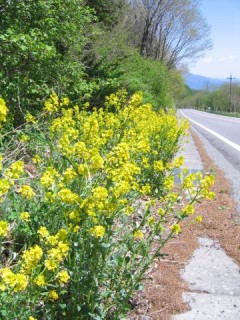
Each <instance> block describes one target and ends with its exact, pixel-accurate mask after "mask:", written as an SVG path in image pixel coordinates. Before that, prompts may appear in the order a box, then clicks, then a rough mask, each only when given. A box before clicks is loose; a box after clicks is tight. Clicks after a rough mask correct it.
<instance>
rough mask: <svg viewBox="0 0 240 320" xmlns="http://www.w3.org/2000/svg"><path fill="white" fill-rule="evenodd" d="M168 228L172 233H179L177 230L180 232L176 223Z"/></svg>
mask: <svg viewBox="0 0 240 320" xmlns="http://www.w3.org/2000/svg"><path fill="white" fill-rule="evenodd" d="M170 229H171V230H172V232H173V233H176V234H179V232H181V227H180V225H179V224H178V223H176V224H174V225H172V226H171V227H170Z"/></svg>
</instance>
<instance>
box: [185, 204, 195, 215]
mask: <svg viewBox="0 0 240 320" xmlns="http://www.w3.org/2000/svg"><path fill="white" fill-rule="evenodd" d="M182 213H183V214H186V215H193V214H194V206H193V205H192V204H188V205H187V206H186V207H185V208H183V209H182Z"/></svg>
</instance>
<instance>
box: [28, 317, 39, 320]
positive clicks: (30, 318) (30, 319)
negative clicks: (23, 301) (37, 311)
mask: <svg viewBox="0 0 240 320" xmlns="http://www.w3.org/2000/svg"><path fill="white" fill-rule="evenodd" d="M28 320H37V318H34V317H29V318H28Z"/></svg>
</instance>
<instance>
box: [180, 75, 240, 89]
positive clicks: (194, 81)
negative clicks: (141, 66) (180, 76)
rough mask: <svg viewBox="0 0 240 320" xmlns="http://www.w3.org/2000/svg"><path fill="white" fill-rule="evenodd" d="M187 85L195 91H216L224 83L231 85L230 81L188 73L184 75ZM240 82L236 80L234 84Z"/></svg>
mask: <svg viewBox="0 0 240 320" xmlns="http://www.w3.org/2000/svg"><path fill="white" fill-rule="evenodd" d="M184 79H185V83H186V85H187V86H189V88H191V89H194V90H209V91H214V90H216V89H217V88H218V87H220V86H221V85H222V84H224V83H229V80H228V79H214V78H208V77H204V76H200V75H197V74H192V73H187V74H185V75H184ZM236 82H238V83H239V82H240V79H234V83H236Z"/></svg>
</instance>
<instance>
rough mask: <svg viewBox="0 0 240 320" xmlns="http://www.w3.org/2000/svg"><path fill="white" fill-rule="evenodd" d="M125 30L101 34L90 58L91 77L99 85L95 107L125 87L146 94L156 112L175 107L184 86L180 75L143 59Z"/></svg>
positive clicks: (119, 28) (114, 30) (116, 28)
mask: <svg viewBox="0 0 240 320" xmlns="http://www.w3.org/2000/svg"><path fill="white" fill-rule="evenodd" d="M121 30H122V28H121V26H117V27H115V28H114V29H113V30H112V31H111V32H106V33H104V34H103V33H100V35H99V37H97V38H96V41H95V43H94V44H93V46H92V51H91V55H89V56H88V61H87V64H88V66H89V71H88V72H89V76H90V77H91V78H92V79H95V82H97V83H99V90H97V91H96V92H95V94H94V95H93V103H94V104H97V105H98V104H99V103H101V101H103V99H104V96H105V95H108V94H110V93H111V92H113V91H114V90H115V89H117V88H122V87H123V88H126V89H127V90H128V91H129V92H130V93H134V92H135V91H138V90H140V91H142V92H144V97H145V99H146V101H148V102H150V103H152V104H153V105H154V106H155V107H156V108H161V107H166V106H167V107H169V106H172V105H173V97H174V96H177V95H178V94H179V91H181V88H182V86H183V84H182V80H181V79H180V77H179V74H178V73H177V72H174V71H169V70H167V68H165V66H164V65H163V64H162V63H161V62H160V61H155V60H152V59H148V58H145V57H142V56H141V55H140V54H139V53H138V52H137V50H136V49H134V48H132V47H131V45H129V43H128V40H127V35H124V34H122V32H121Z"/></svg>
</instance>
